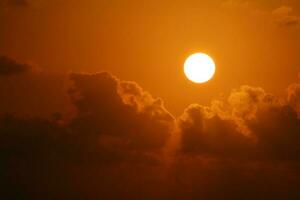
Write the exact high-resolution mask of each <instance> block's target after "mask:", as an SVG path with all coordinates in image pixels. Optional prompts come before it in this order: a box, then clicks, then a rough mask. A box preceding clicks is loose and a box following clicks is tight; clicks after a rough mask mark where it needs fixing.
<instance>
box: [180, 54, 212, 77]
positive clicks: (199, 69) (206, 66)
mask: <svg viewBox="0 0 300 200" xmlns="http://www.w3.org/2000/svg"><path fill="white" fill-rule="evenodd" d="M215 70H216V67H215V63H214V61H213V59H212V58H211V57H209V56H208V55H206V54H204V53H195V54H192V55H191V56H189V57H188V58H187V59H186V61H185V63H184V73H185V75H186V77H187V78H188V79H189V80H190V81H192V82H194V83H204V82H207V81H209V80H210V79H211V78H212V77H213V76H214V74H215Z"/></svg>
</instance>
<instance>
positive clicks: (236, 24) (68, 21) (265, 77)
mask: <svg viewBox="0 0 300 200" xmlns="http://www.w3.org/2000/svg"><path fill="white" fill-rule="evenodd" d="M2 1H3V2H6V1H7V0H2ZM12 2H13V1H12ZM21 2H22V0H21ZM12 4H13V3H10V5H9V3H6V6H2V7H1V12H0V23H1V31H0V53H1V54H4V55H8V56H12V57H14V58H16V59H18V60H21V61H24V62H30V63H34V64H36V65H38V66H41V67H42V68H44V69H46V70H49V71H55V72H56V71H60V72H66V71H75V72H97V71H110V72H112V73H113V74H115V75H117V76H118V77H120V78H122V79H125V80H133V81H136V82H137V83H139V84H140V85H141V86H142V87H143V88H145V89H146V90H148V91H150V92H151V93H152V94H153V95H155V96H159V97H161V98H163V99H164V101H165V105H166V107H167V108H168V109H169V110H170V111H171V112H173V113H174V114H176V115H179V114H181V113H182V112H183V109H184V108H185V107H187V106H188V105H189V104H190V103H196V102H197V103H202V104H209V102H210V101H211V100H212V99H213V98H215V97H218V96H219V95H220V94H221V93H225V94H228V93H229V92H230V91H231V89H232V88H235V87H239V86H240V85H243V84H249V85H254V86H261V87H263V88H265V89H266V90H267V91H270V92H273V93H276V94H280V95H281V94H283V93H284V92H285V91H284V89H285V88H286V87H287V86H288V85H289V84H290V83H291V82H293V81H295V80H297V74H298V73H299V71H300V70H299V69H300V67H299V66H300V57H299V52H300V34H299V33H300V26H299V25H298V24H299V23H300V20H299V19H300V18H299V16H300V3H299V1H296V0H294V1H292V0H290V1H279V0H278V1H271V2H270V1H264V0H254V1H250V2H249V1H242V0H231V1H230V0H229V1H221V0H211V1H196V0H189V1H177V0H176V1H168V0H167V1H145V0H142V1H135V0H131V1H125V0H112V1H98V0H88V1H80V0H72V1H70V0H66V1H61V0H53V1H47V0H31V1H28V4H27V5H22V4H21V5H12ZM194 52H205V53H207V54H209V55H210V56H212V57H213V58H214V60H215V62H216V65H217V71H216V75H215V77H214V79H213V80H211V81H210V82H208V83H206V84H204V85H195V84H192V83H189V81H187V80H186V78H185V77H184V75H183V63H184V60H185V59H186V57H187V56H188V55H190V54H191V53H194Z"/></svg>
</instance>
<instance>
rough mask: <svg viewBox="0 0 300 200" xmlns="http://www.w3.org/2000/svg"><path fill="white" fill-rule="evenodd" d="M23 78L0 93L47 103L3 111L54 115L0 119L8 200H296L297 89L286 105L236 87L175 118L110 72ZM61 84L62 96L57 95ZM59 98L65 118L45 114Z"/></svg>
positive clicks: (0, 183) (0, 172)
mask: <svg viewBox="0 0 300 200" xmlns="http://www.w3.org/2000/svg"><path fill="white" fill-rule="evenodd" d="M25 74H26V75H24V74H23V75H19V76H5V77H2V79H1V80H2V81H5V82H3V83H9V82H11V83H14V84H9V85H10V86H9V87H7V88H6V90H5V91H6V92H5V91H4V90H3V87H2V89H1V88H0V89H1V90H0V94H8V91H14V92H11V93H17V91H18V89H19V90H24V89H26V88H33V87H37V85H38V87H39V88H40V90H34V91H35V92H32V93H30V92H29V93H30V94H31V96H34V95H36V96H40V95H41V96H46V97H47V98H46V97H45V98H44V100H41V99H38V100H36V101H35V102H36V103H33V104H30V103H29V102H27V101H25V99H26V98H24V96H22V95H21V96H20V97H18V98H16V97H15V96H11V97H14V99H16V100H14V101H12V103H11V104H7V105H9V106H13V105H15V106H16V107H18V109H16V112H17V110H22V109H21V108H22V107H24V106H25V107H26V106H27V107H28V108H27V109H28V110H29V111H30V110H34V109H33V108H35V109H36V110H40V109H41V110H43V109H44V108H43V107H50V108H49V110H50V111H51V110H52V111H53V112H54V114H53V115H47V116H48V117H45V116H42V117H41V116H40V115H33V116H31V117H29V116H28V115H21V117H20V116H16V115H9V114H5V113H7V112H2V113H1V114H2V117H1V118H0V152H1V153H0V188H1V189H0V190H1V195H2V197H4V199H124V198H125V199H133V200H134V199H146V200H147V199H149V200H150V199H164V200H165V199H169V200H177V199H178V200H179V199H299V197H300V192H299V187H300V173H299V169H300V165H299V164H300V163H299V161H300V160H299V158H300V157H299V154H300V148H299V147H300V142H299V141H300V134H299V133H300V119H299V116H298V115H297V114H299V113H297V111H298V108H299V84H293V85H291V86H290V87H289V88H288V95H287V98H286V99H280V98H278V97H276V96H274V95H271V94H268V93H267V92H265V91H264V90H263V89H262V88H257V87H251V86H242V87H240V88H238V89H235V90H233V91H232V92H231V94H230V95H229V97H228V98H227V99H226V100H224V101H220V100H215V101H213V102H212V104H211V105H210V106H202V105H198V104H193V105H191V106H189V107H188V108H187V109H186V110H185V111H184V113H183V115H182V116H181V117H179V118H177V119H175V118H174V117H173V116H172V115H171V114H170V113H169V112H168V111H167V110H166V109H165V108H164V105H163V101H162V100H161V99H159V98H154V97H153V96H151V95H150V94H149V93H148V92H146V91H144V90H143V89H142V88H141V87H140V86H138V85H137V84H136V83H134V82H128V81H122V80H119V79H118V78H116V77H114V76H113V75H111V74H110V73H106V72H102V73H95V74H82V73H73V74H70V75H69V77H68V81H67V82H64V81H62V80H64V78H65V77H64V76H59V77H56V78H53V75H51V74H45V73H37V74H34V73H25ZM51 77H52V78H51ZM33 80H35V81H33ZM36 80H38V81H36ZM41 80H45V81H46V82H47V84H46V82H44V84H41V83H42V82H41ZM30 81H31V83H30V84H31V85H26V83H28V82H30ZM58 82H59V83H58ZM18 83H20V84H18ZM54 83H56V86H55V87H54V89H52V90H53V91H52V92H50V91H51V90H50V88H52V87H53V85H54ZM64 84H67V85H68V87H67V88H68V89H67V90H61V91H58V88H62V87H63V85H64ZM1 85H3V84H1ZM23 85H26V86H24V87H22V86H23ZM13 86H15V88H14V89H12V88H13ZM29 86H30V87H29ZM50 86H51V87H50ZM43 90H45V91H46V92H45V93H42V91H43ZM63 91H65V92H66V91H67V92H66V94H65V93H63ZM47 92H50V93H53V94H52V95H50V96H49V94H47ZM63 95H68V97H69V99H70V100H69V101H68V103H69V105H68V106H70V107H72V108H73V110H72V112H71V113H66V112H61V111H57V110H56V109H54V107H55V106H54V107H51V105H52V104H56V103H55V102H56V101H55V99H56V98H58V97H59V96H63ZM2 97H4V95H2ZM28 99H34V98H33V97H32V98H28ZM61 99H62V97H61ZM21 100H22V101H24V102H25V103H24V104H22V105H19V106H18V105H17V102H20V101H21ZM39 101H45V102H46V103H44V104H37V102H39ZM59 101H61V100H59ZM2 102H4V101H3V100H2ZM26 102H27V103H26ZM34 106H36V107H34ZM52 106H53V105H52ZM48 113H49V112H48ZM49 116H50V117H49Z"/></svg>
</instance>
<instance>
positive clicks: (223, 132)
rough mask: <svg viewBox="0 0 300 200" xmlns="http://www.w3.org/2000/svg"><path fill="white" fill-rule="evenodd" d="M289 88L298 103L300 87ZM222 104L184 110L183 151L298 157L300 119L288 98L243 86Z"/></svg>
mask: <svg viewBox="0 0 300 200" xmlns="http://www.w3.org/2000/svg"><path fill="white" fill-rule="evenodd" d="M290 91H293V92H290V95H289V98H288V100H289V101H291V102H293V104H296V103H295V101H297V97H296V96H297V94H296V93H297V87H295V86H291V88H290ZM223 105H225V106H223V107H222V108H219V109H216V108H215V107H214V106H211V107H202V106H192V107H191V108H189V109H187V110H186V111H185V113H184V115H183V117H181V124H180V128H181V133H182V141H181V142H182V147H183V152H186V150H187V149H188V150H191V151H196V152H197V153H198V154H203V155H206V154H208V155H210V154H211V155H213V156H214V154H215V153H217V156H221V157H224V155H226V154H230V155H231V156H240V155H242V157H247V158H251V159H253V158H254V159H261V158H262V159H269V158H270V159H284V160H291V161H294V160H299V158H300V157H299V156H298V155H299V153H300V148H299V146H300V134H299V133H300V119H299V118H298V116H297V111H296V110H295V109H294V107H293V106H291V105H290V104H289V103H288V101H284V100H280V99H278V98H276V97H274V96H272V95H270V94H267V93H266V92H265V91H264V90H263V89H261V88H253V87H250V86H243V87H241V88H240V89H238V90H234V91H233V92H232V93H231V95H230V96H229V98H228V101H227V102H224V103H223ZM199 150H201V151H199Z"/></svg>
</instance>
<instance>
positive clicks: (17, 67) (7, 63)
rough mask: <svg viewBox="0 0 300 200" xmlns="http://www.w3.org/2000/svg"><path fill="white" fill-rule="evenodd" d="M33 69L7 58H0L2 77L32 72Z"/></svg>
mask: <svg viewBox="0 0 300 200" xmlns="http://www.w3.org/2000/svg"><path fill="white" fill-rule="evenodd" d="M31 69H32V67H31V66H30V65H27V64H23V63H19V62H18V61H16V60H14V59H12V58H9V57H7V56H0V76H9V75H15V74H22V73H25V72H27V71H30V70H31Z"/></svg>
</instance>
